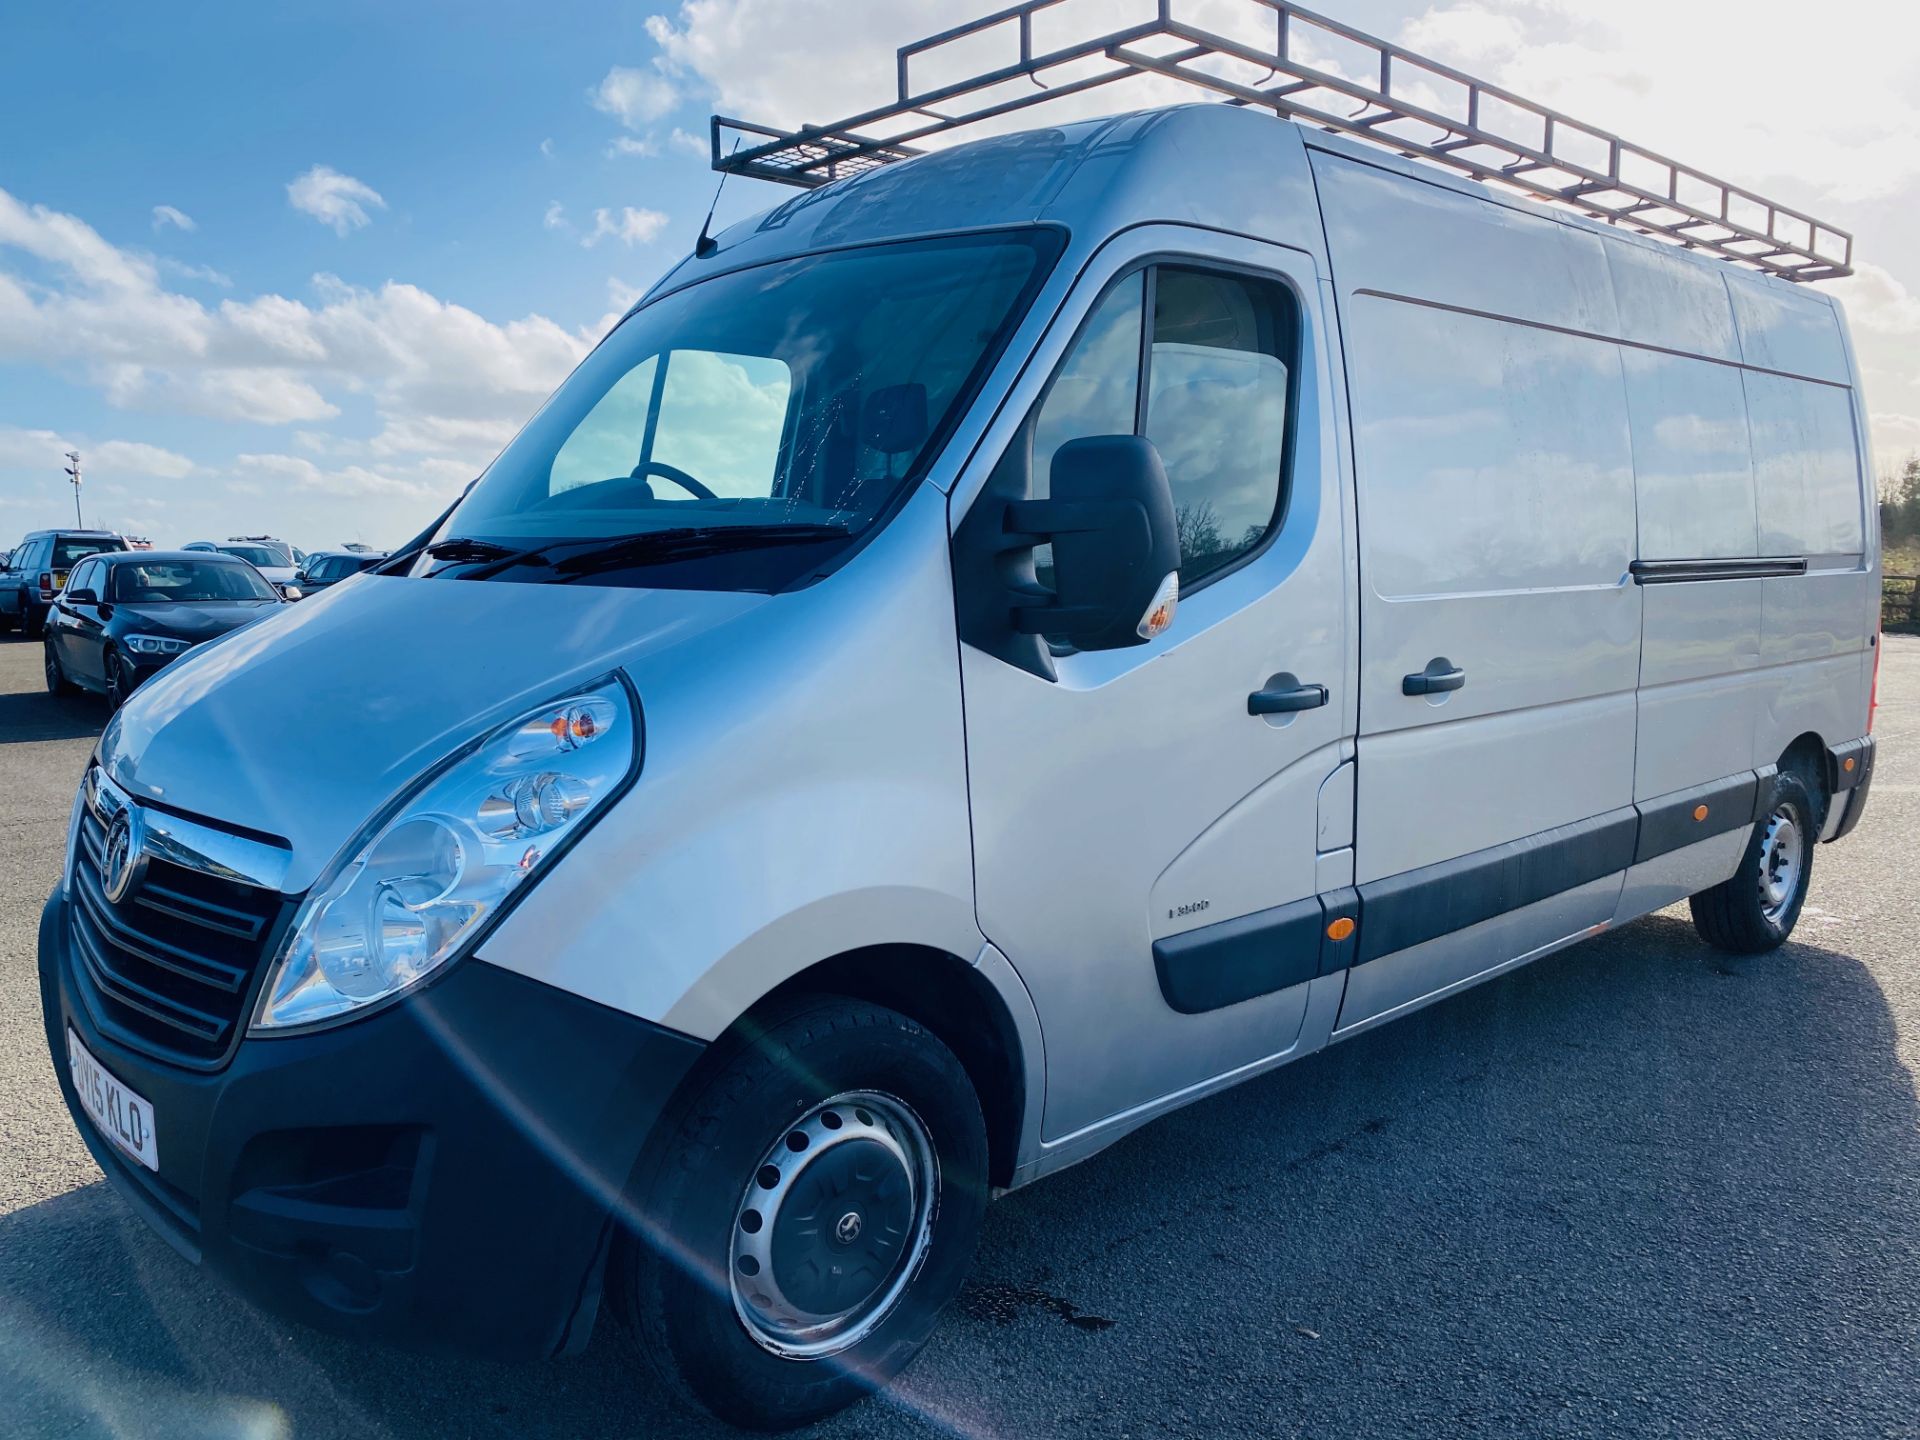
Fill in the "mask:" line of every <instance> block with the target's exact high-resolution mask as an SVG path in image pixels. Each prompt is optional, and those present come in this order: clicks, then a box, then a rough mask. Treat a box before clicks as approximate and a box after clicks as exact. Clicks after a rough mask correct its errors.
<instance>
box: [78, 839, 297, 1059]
mask: <svg viewBox="0 0 1920 1440" xmlns="http://www.w3.org/2000/svg"><path fill="white" fill-rule="evenodd" d="M106 833H107V832H106V826H105V825H104V824H102V823H101V820H100V817H99V815H98V814H96V813H95V812H94V810H93V809H92V808H91V806H88V807H85V808H83V810H82V813H81V817H80V834H79V839H78V844H77V846H76V847H75V854H74V856H73V886H72V900H73V903H72V904H71V905H70V906H69V907H68V913H69V915H70V917H71V921H72V936H73V951H74V962H75V965H74V968H75V970H76V972H77V973H78V974H79V975H80V977H81V978H82V980H83V981H84V982H85V985H86V988H87V990H89V991H90V992H91V995H90V997H89V998H90V999H91V1000H92V1001H93V1005H92V1007H91V1008H92V1009H93V1010H94V1012H95V1018H96V1020H98V1021H99V1022H100V1023H101V1025H102V1028H103V1029H106V1030H107V1031H108V1032H109V1033H110V1034H112V1036H113V1038H115V1039H116V1040H118V1041H120V1042H121V1043H122V1044H125V1045H128V1046H130V1047H131V1048H134V1049H137V1050H141V1051H144V1052H146V1053H147V1054H150V1055H152V1056H154V1057H155V1058H157V1059H162V1060H168V1061H172V1062H174V1063H176V1064H183V1065H188V1066H192V1067H194V1068H197V1069H208V1068H212V1067H213V1066H215V1065H218V1064H219V1063H220V1062H221V1061H223V1060H224V1059H225V1058H226V1057H227V1054H228V1052H229V1051H230V1050H231V1049H232V1047H233V1044H234V1042H235V1041H236V1040H237V1039H238V1038H239V1032H240V1031H241V1030H242V1029H244V1028H245V1015H246V1008H247V1004H248V1002H249V1000H250V999H251V997H252V994H253V981H254V977H255V975H256V973H257V972H258V970H259V968H260V963H261V960H262V958H263V957H264V956H265V954H266V953H267V950H268V947H269V945H270V943H271V942H272V940H273V939H274V936H275V932H276V930H277V929H278V924H277V922H278V921H279V919H280V915H281V910H282V906H283V903H284V902H283V901H282V898H281V896H280V895H279V894H278V893H276V892H274V891H270V890H263V889H260V888H257V887H255V886H252V885H246V884H242V883H240V882H239V881H235V880H227V879H223V878H221V877H218V876H214V875H207V874H203V873H201V872H199V871H197V870H191V869H188V868H186V867H185V866H182V865H177V864H175V863H173V862H172V861H169V860H165V859H162V858H160V857H159V856H149V858H148V861H147V866H146V871H145V873H144V875H142V876H141V878H140V881H139V883H138V884H137V885H135V887H134V888H133V890H132V892H131V893H129V894H128V895H126V896H125V897H124V898H123V899H122V900H121V901H120V903H119V904H117V905H116V904H114V903H113V902H112V901H110V900H108V899H107V893H106V886H105V884H104V883H103V881H102V873H103V859H104V855H105V849H106Z"/></svg>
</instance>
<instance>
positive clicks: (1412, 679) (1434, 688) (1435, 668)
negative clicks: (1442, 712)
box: [1400, 655, 1467, 695]
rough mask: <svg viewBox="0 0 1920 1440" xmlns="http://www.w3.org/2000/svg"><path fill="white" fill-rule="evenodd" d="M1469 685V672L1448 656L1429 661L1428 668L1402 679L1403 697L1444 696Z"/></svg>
mask: <svg viewBox="0 0 1920 1440" xmlns="http://www.w3.org/2000/svg"><path fill="white" fill-rule="evenodd" d="M1466 683H1467V672H1466V671H1464V670H1462V669H1461V668H1460V667H1459V666H1458V665H1455V664H1454V663H1453V662H1452V661H1451V660H1449V659H1447V657H1446V656H1444V655H1442V656H1440V657H1438V658H1437V659H1433V660H1429V661H1428V662H1427V668H1426V669H1424V670H1416V671H1415V672H1414V673H1413V674H1411V675H1403V676H1402V677H1401V678H1400V693H1401V694H1402V695H1442V694H1445V693H1446V692H1447V691H1449V690H1458V689H1459V688H1460V687H1461V686H1462V685H1465V684H1466Z"/></svg>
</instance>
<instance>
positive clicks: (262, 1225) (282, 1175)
mask: <svg viewBox="0 0 1920 1440" xmlns="http://www.w3.org/2000/svg"><path fill="white" fill-rule="evenodd" d="M69 934H70V931H69V927H68V923H67V919H66V902H65V901H64V900H63V899H62V897H61V895H60V893H59V892H58V891H56V892H55V893H54V895H53V896H52V897H51V898H50V899H49V900H48V901H47V905H46V908H45V910H44V911H43V912H42V914H41V919H40V988H41V1003H42V1007H43V1010H44V1014H45V1019H46V1029H47V1041H48V1044H49V1045H50V1046H51V1047H52V1051H53V1059H54V1070H55V1072H56V1074H57V1075H58V1076H59V1080H60V1088H61V1093H62V1094H63V1095H64V1096H65V1097H66V1101H67V1108H68V1109H69V1110H71V1111H72V1112H73V1116H74V1123H75V1125H77V1126H78V1127H79V1130H80V1134H81V1137H82V1139H84V1140H85V1142H86V1144H87V1147H88V1148H89V1149H90V1150H91V1151H92V1152H93V1155H94V1158H95V1159H96V1160H97V1161H98V1162H99V1164H100V1168H101V1169H102V1170H103V1171H105V1172H106V1175H107V1178H108V1180H109V1181H111V1182H112V1184H113V1185H114V1188H115V1189H117V1190H118V1191H119V1192H120V1193H121V1195H122V1196H124V1197H125V1198H126V1199H127V1200H128V1202H129V1203H130V1204H131V1205H132V1206H133V1208H134V1209H135V1210H136V1211H138V1212H139V1213H140V1214H141V1215H142V1216H143V1217H144V1218H145V1219H146V1220H147V1221H148V1222H149V1223H150V1224H152V1225H153V1227H154V1228H155V1229H156V1230H158V1231H159V1232H160V1233H161V1234H162V1235H163V1236H165V1237H166V1238H167V1240H169V1241H170V1242H171V1243H172V1244H173V1246H174V1247H175V1248H176V1249H177V1250H179V1251H180V1252H181V1253H182V1254H183V1255H185V1256H186V1257H187V1258H188V1259H189V1260H191V1261H193V1262H194V1263H195V1264H200V1265H204V1266H205V1267H207V1268H208V1269H210V1270H212V1271H214V1272H215V1273H217V1274H218V1275H219V1276H220V1277H221V1278H222V1279H223V1280H225V1281H227V1282H228V1283H229V1284H231V1285H232V1286H233V1287H234V1288H235V1289H237V1290H239V1291H240V1292H241V1293H243V1294H244V1295H246V1296H247V1297H248V1298H249V1299H251V1300H253V1301H254V1302H255V1303H257V1304H259V1305H261V1306H262V1307H264V1308H266V1309H268V1310H270V1311H273V1312H275V1313H277V1314H280V1315H284V1316H287V1317H289V1318H291V1319H296V1320H301V1321H304V1322H306V1323H308V1324H310V1325H314V1326H317V1327H319V1328H321V1329H325V1330H330V1331H334V1332H337V1333H343V1334H348V1335H354V1336H364V1337H368V1338H374V1339H379V1340H383V1341H389V1342H394V1343H398V1344H404V1345H408V1346H416V1347H424V1348H435V1349H454V1350H459V1351H463V1352H467V1353H473V1354H480V1355H487V1356H493V1357H497V1358H503V1359H512V1358H525V1357H533V1356H543V1355H550V1354H553V1353H556V1352H558V1351H560V1350H563V1349H566V1350H572V1349H577V1348H579V1346H581V1345H583V1344H584V1343H585V1341H586V1338H587V1333H588V1331H589V1330H590V1328H591V1325H592V1321H593V1315H594V1312H595V1310H596V1308H597V1302H598V1295H599V1280H600V1274H601V1268H602V1265H603V1263H604V1258H605V1253H606V1242H607V1239H608V1237H609V1235H610V1234H611V1220H612V1215H613V1210H614V1207H615V1205H616V1204H617V1202H618V1197H619V1196H620V1195H621V1194H622V1192H623V1191H624V1190H625V1188H626V1185H627V1181H628V1178H629V1175H630V1173H631V1171H632V1168H633V1166H634V1163H635V1162H636V1160H637V1159H638V1158H639V1156H640V1153H641V1150H642V1148H643V1146H644V1145H645V1143H646V1138H647V1136H648V1134H649V1133H650V1132H651V1130H652V1128H653V1125H654V1122H655V1120H656V1119H657V1118H658V1117H659V1114H660V1112H661V1110H662V1109H663V1107H664V1106H665V1104H666V1101H667V1098H668V1096H669V1095H670V1094H671V1093H672V1092H673V1089H674V1087H675V1086H676V1085H678V1084H679V1082H680V1080H681V1079H682V1078H683V1077H684V1076H685V1075H686V1073H687V1071H688V1070H689V1069H690V1068H691V1067H692V1065H693V1063H694V1062H695V1060H697V1059H698V1058H699V1056H700V1054H701V1053H702V1050H703V1049H704V1047H703V1046H702V1044H701V1043H700V1042H699V1041H696V1040H692V1039H689V1038H688V1037H686V1036H683V1035H680V1034H677V1033H675V1032H673V1031H669V1030H664V1029H661V1028H660V1027H658V1026H655V1025H650V1024H648V1023H647V1022H645V1021H643V1020H638V1019H636V1018H634V1017H632V1016H629V1015H624V1014H621V1013H619V1012H617V1011H614V1010H610V1009H607V1008H606V1007H604V1006H600V1005H596V1004H594V1003H593V1002H591V1001H587V1000H583V999H580V998H579V997H577V996H574V995H570V994H567V993H566V992H564V991H561V990H557V989H555V988H553V987H552V986H548V985H543V984H541V983H540V982H538V981H535V980H529V979H526V978H524V977H522V976H518V975H514V974H512V973H510V972H508V971H505V970H501V969H498V968H496V967H494V966H491V965H488V964H486V963H485V962H484V961H482V960H478V959H469V960H466V961H464V962H461V963H460V964H459V965H457V966H456V967H455V968H454V969H452V970H450V971H449V972H448V973H447V974H446V975H445V976H443V977H441V978H440V979H439V980H438V981H436V982H434V983H433V984H431V985H428V986H427V987H425V988H424V989H423V990H421V991H420V992H419V993H418V994H416V995H414V996H411V997H410V998H408V999H407V1000H405V1001H402V1002H401V1003H399V1004H396V1005H392V1006H389V1007H388V1008H387V1009H385V1010H383V1011H380V1012H379V1013H377V1014H374V1015H370V1016H368V1017H366V1018H365V1019H363V1020H358V1021H354V1022H351V1023H349V1024H346V1025H341V1026H338V1027H336V1028H334V1029H331V1030H322V1031H317V1032H314V1033H312V1034H308V1035H289V1036H280V1037H274V1038H271V1039H248V1040H245V1041H243V1042H241V1044H240V1046H239V1048H238V1049H237V1051H236V1052H235V1054H234V1056H233V1058H232V1060H231V1061H230V1062H229V1063H228V1064H227V1065H226V1066H225V1067H224V1068H222V1069H221V1070H219V1071H218V1072H216V1073H212V1074H205V1073H195V1072H191V1071H187V1070H183V1069H180V1068H178V1067H175V1066H171V1065H167V1064H165V1063H163V1062H160V1061H157V1060H154V1059H152V1058H150V1057H148V1056H147V1055H145V1054H143V1053H141V1052H140V1051H137V1050H133V1049H129V1048H127V1047H125V1046H123V1045H121V1044H118V1043H116V1042H115V1041H113V1040H111V1039H109V1038H107V1036H106V1035H104V1034H102V1033H101V1031H100V1030H99V1028H98V1027H97V1026H95V1025H94V1023H93V1021H92V1019H91V1017H90V1015H89V1013H88V1010H87V1006H86V1004H85V1002H84V1001H83V1000H82V999H80V992H79V991H78V989H77V988H76V986H75V983H74V979H73V974H72V969H71V967H72V964H73V960H72V957H71V955H70V953H69V949H70V946H69V941H68V936H69ZM68 1026H71V1027H72V1028H73V1030H74V1031H75V1033H76V1034H78V1036H79V1037H80V1039H81V1041H82V1043H84V1044H85V1045H86V1047H87V1049H88V1050H89V1051H91V1052H92V1053H93V1055H94V1057H95V1058H96V1059H97V1060H98V1061H99V1062H100V1063H101V1064H102V1065H104V1066H105V1067H106V1068H107V1069H108V1070H109V1071H111V1072H112V1073H113V1074H114V1075H115V1076H116V1077H118V1078H119V1079H120V1080H121V1081H122V1082H123V1083H124V1084H126V1085H128V1086H130V1087H131V1088H132V1089H133V1090H134V1091H136V1092H137V1093H139V1094H140V1095H142V1096H144V1097H145V1098H146V1099H147V1100H148V1101H150V1102H151V1103H152V1106H153V1113H154V1121H153V1123H154V1134H155V1140H156V1143H157V1146H158V1151H159V1159H160V1171H159V1173H158V1174H157V1175H156V1174H154V1173H153V1172H151V1171H149V1170H147V1169H145V1168H144V1167H142V1166H141V1165H139V1164H138V1163H137V1162H135V1161H133V1160H130V1159H128V1158H127V1157H125V1156H124V1155H123V1154H122V1153H121V1152H120V1151H119V1150H118V1149H116V1148H114V1147H113V1146H112V1145H111V1144H110V1143H109V1142H108V1141H107V1139H106V1138H105V1137H104V1136H103V1135H102V1134H101V1133H100V1131H99V1130H98V1129H97V1128H96V1127H95V1125H94V1123H93V1121H92V1120H90V1119H89V1118H88V1117H87V1116H86V1114H85V1112H84V1111H82V1110H81V1109H80V1107H79V1104H78V1101H77V1099H76V1097H75V1094H74V1090H73V1082H72V1079H71V1077H70V1075H69V1073H68V1068H67V1043H66V1034H65V1032H66V1029H67V1027H68Z"/></svg>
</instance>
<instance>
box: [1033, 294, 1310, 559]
mask: <svg viewBox="0 0 1920 1440" xmlns="http://www.w3.org/2000/svg"><path fill="white" fill-rule="evenodd" d="M1149 316H1151V327H1152V328H1151V331H1150V336H1151V341H1150V343H1147V344H1143V343H1142V341H1143V333H1142V332H1143V330H1144V329H1145V327H1146V325H1147V324H1148V317H1149ZM1298 330H1299V327H1298V319H1297V315H1296V312H1295V309H1294V304H1293V300H1292V297H1291V296H1290V295H1289V293H1288V292H1287V290H1286V289H1285V288H1284V287H1283V286H1281V285H1279V284H1277V283H1276V282H1273V281H1270V280H1260V279H1254V278H1251V277H1247V276H1242V275H1232V274H1226V273H1223V272H1214V271H1206V270H1198V269H1190V268H1187V267H1182V266H1172V265H1161V266H1155V267H1152V268H1150V269H1146V270H1140V271H1135V272H1134V273H1133V274H1131V275H1127V276H1124V277H1122V278H1121V279H1119V280H1117V281H1115V282H1114V284H1113V285H1112V287H1111V288H1110V289H1109V290H1108V291H1107V293H1106V294H1105V295H1104V296H1103V297H1102V298H1101V300H1100V301H1099V303H1098V304H1096V305H1095V306H1094V309H1093V313H1092V314H1091V315H1090V316H1089V317H1088V319H1087V322H1086V325H1085V326H1084V328H1083V329H1082V330H1081V333H1080V336H1079V338H1078V339H1077V340H1076V341H1075V342H1074V346H1073V349H1072V350H1071V351H1070V352H1069V353H1068V355H1067V358H1066V359H1065V360H1064V361H1063V362H1062V363H1061V366H1060V369H1059V372H1058V373H1057V374H1056V375H1055V376H1054V378H1053V381H1052V383H1051V384H1050V385H1049V386H1048V388H1047V393H1046V394H1045V395H1044V396H1043V397H1042V398H1041V401H1040V404H1039V405H1038V406H1037V407H1036V408H1035V410H1034V413H1033V416H1032V417H1031V419H1030V422H1029V426H1028V432H1027V436H1026V437H1025V438H1026V446H1022V445H1018V444H1016V446H1015V447H1014V451H1013V452H1012V454H1011V455H1010V456H1009V458H1010V459H1013V458H1016V457H1018V456H1020V455H1030V457H1031V462H1030V463H1031V466H1032V471H1031V479H1030V493H1031V494H1033V495H1034V496H1035V497H1044V496H1045V495H1046V494H1047V493H1048V475H1049V472H1050V469H1051V466H1052V462H1053V456H1054V453H1055V452H1056V451H1057V450H1058V449H1059V448H1060V447H1061V446H1062V445H1063V444H1065V443H1066V442H1067V441H1069V440H1075V439H1080V438H1082V437H1085V436H1090V435H1114V434H1143V435H1145V436H1146V437H1147V438H1148V439H1149V440H1151V441H1153V443H1154V446H1155V448H1156V449H1158V450H1159V452H1160V458H1161V461H1162V462H1163V463H1164V464H1165V466H1166V469H1167V481H1168V484H1169V485H1170V486H1171V488H1172V490H1173V502H1174V511H1175V515H1176V517H1177V520H1178V523H1179V529H1180V582H1181V588H1182V590H1191V589H1192V588H1193V587H1194V586H1196V585H1198V584H1200V583H1201V582H1203V581H1204V580H1205V579H1206V578H1207V577H1208V576H1211V575H1213V574H1215V573H1217V572H1218V571H1220V570H1222V569H1224V568H1225V567H1227V566H1229V565H1231V564H1233V562H1234V561H1236V560H1238V559H1240V558H1241V557H1242V556H1244V555H1246V554H1247V553H1249V552H1250V551H1252V550H1253V549H1255V548H1256V547H1258V546H1259V545H1260V544H1261V543H1262V542H1263V541H1264V540H1265V539H1266V537H1267V536H1268V534H1269V533H1271V531H1272V530H1273V528H1274V526H1275V524H1276V523H1277V522H1278V520H1279V518H1280V516H1281V514H1282V513H1283V511H1284V509H1285V500H1286V465H1287V426H1288V406H1289V394H1290V385H1291V374H1292V361H1293V357H1294V354H1295V350H1296V347H1297V336H1298ZM1143 402H1144V403H1143ZM1027 446H1030V448H1027ZM1050 559H1051V557H1050V556H1049V555H1048V554H1047V551H1046V548H1045V547H1043V548H1042V549H1041V550H1040V551H1038V552H1037V553H1036V554H1035V557H1034V561H1035V571H1036V574H1037V576H1038V578H1039V579H1040V580H1041V581H1042V582H1043V583H1044V582H1046V581H1047V580H1048V579H1049V578H1050V570H1051V565H1050Z"/></svg>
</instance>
